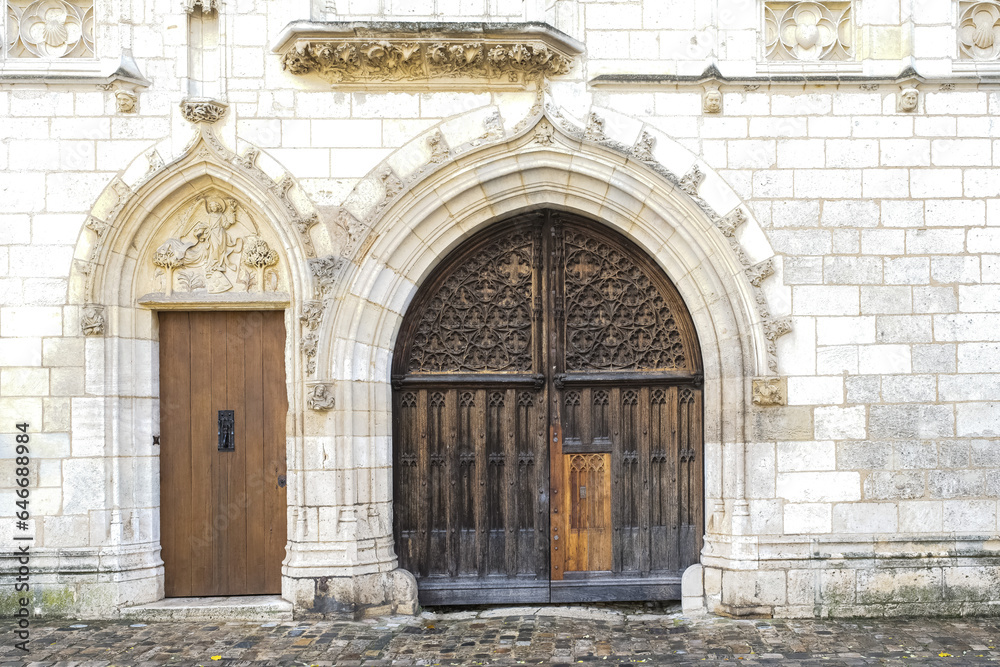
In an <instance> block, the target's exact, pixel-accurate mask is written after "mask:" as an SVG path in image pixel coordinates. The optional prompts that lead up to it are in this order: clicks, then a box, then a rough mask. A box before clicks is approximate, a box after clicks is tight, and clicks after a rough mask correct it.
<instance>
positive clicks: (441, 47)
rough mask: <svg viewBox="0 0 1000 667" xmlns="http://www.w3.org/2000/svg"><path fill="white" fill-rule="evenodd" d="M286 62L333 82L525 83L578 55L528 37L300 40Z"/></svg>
mask: <svg viewBox="0 0 1000 667" xmlns="http://www.w3.org/2000/svg"><path fill="white" fill-rule="evenodd" d="M281 64H282V68H284V69H285V70H287V71H288V72H291V73H292V74H294V75H296V76H303V75H306V74H317V75H319V76H320V77H321V78H323V79H325V80H326V81H329V82H331V83H364V82H369V81H401V82H410V81H412V82H420V81H428V80H435V79H449V78H451V79H454V78H473V79H487V80H493V81H506V82H509V83H516V84H524V83H526V82H528V81H534V80H538V79H541V78H543V77H546V76H558V75H561V74H566V73H567V72H569V70H570V69H571V68H572V66H573V60H572V58H571V57H569V56H568V55H566V54H563V53H559V52H557V51H555V50H553V49H551V48H549V47H548V46H546V45H545V44H541V43H528V42H517V43H506V44H504V43H499V44H498V43H496V42H492V43H491V42H489V41H446V40H437V41H433V42H421V41H415V40H413V39H385V40H378V41H350V40H335V41H325V40H299V41H298V42H296V43H295V44H294V45H293V46H292V47H291V49H289V50H288V52H287V53H285V55H284V57H283V58H282V61H281Z"/></svg>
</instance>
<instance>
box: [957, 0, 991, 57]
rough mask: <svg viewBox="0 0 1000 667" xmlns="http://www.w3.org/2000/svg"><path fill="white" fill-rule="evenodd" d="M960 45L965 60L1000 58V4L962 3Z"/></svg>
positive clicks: (960, 6)
mask: <svg viewBox="0 0 1000 667" xmlns="http://www.w3.org/2000/svg"><path fill="white" fill-rule="evenodd" d="M959 11H960V12H961V15H960V16H959V23H958V45H959V51H960V52H961V57H962V59H963V60H979V61H988V60H996V59H997V58H998V57H1000V2H992V1H991V2H960V3H959Z"/></svg>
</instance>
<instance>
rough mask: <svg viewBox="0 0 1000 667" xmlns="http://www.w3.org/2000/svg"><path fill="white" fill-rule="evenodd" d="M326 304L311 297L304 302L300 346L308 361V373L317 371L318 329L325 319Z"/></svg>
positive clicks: (312, 373)
mask: <svg viewBox="0 0 1000 667" xmlns="http://www.w3.org/2000/svg"><path fill="white" fill-rule="evenodd" d="M325 306H326V304H325V303H324V302H323V301H321V300H320V299H310V300H307V301H303V302H302V314H301V315H299V321H300V322H301V323H302V340H301V341H300V343H299V344H300V346H301V348H302V354H303V356H304V357H305V362H306V374H307V375H315V373H316V352H317V349H318V345H319V334H318V331H317V330H318V329H319V325H320V322H321V321H322V319H323V309H324V308H325Z"/></svg>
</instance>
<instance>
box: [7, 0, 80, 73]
mask: <svg viewBox="0 0 1000 667" xmlns="http://www.w3.org/2000/svg"><path fill="white" fill-rule="evenodd" d="M6 4H7V19H6V23H7V35H6V45H5V46H6V54H7V56H8V57H12V58H45V59H56V58H93V57H94V2H93V0H73V1H72V2H66V1H65V0H36V2H25V1H24V0H8V2H7V3H6Z"/></svg>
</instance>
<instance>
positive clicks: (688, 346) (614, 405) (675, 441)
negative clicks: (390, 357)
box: [393, 211, 704, 604]
mask: <svg viewBox="0 0 1000 667" xmlns="http://www.w3.org/2000/svg"><path fill="white" fill-rule="evenodd" d="M701 379H702V376H701V354H700V350H699V347H698V342H697V338H696V335H695V330H694V326H693V324H692V321H691V317H690V315H689V313H688V311H687V309H686V307H685V306H684V303H683V301H682V300H681V298H680V296H679V294H678V293H677V290H676V289H675V288H674V286H673V284H672V283H671V282H670V280H669V279H668V278H667V277H666V275H664V274H663V272H662V271H661V270H660V268H659V267H658V266H657V265H656V264H655V263H654V262H653V261H651V260H650V259H649V258H648V257H647V256H646V255H645V254H644V253H643V252H642V251H641V250H639V249H638V248H637V247H636V246H635V245H634V244H632V243H631V242H630V241H628V240H627V239H625V238H624V237H622V236H620V235H619V234H617V233H615V232H612V231H611V230H610V229H608V228H606V227H604V226H602V225H598V224H595V223H594V222H592V221H590V220H587V219H584V218H582V217H579V216H575V215H572V214H568V213H564V212H558V211H537V212H532V213H529V214H524V215H520V216H517V217H515V218H513V219H511V220H508V221H506V222H504V223H501V224H497V225H494V226H492V227H490V228H489V229H488V230H486V231H485V232H483V233H481V234H479V235H477V236H476V237H474V238H473V239H471V240H470V241H468V242H466V243H464V244H463V245H462V246H460V247H459V248H457V249H456V250H455V251H454V252H452V253H451V254H450V255H449V256H448V257H447V258H446V259H445V260H444V261H443V262H442V263H441V265H440V266H439V267H438V268H437V269H436V270H435V271H434V272H433V273H432V274H431V276H429V277H428V279H427V280H426V281H425V282H424V286H423V287H422V288H421V289H420V291H419V293H418V294H417V296H416V298H415V299H414V301H413V303H412V304H411V306H410V308H409V309H408V311H407V313H406V316H405V318H404V320H403V325H402V328H401V330H400V334H399V338H398V342H397V345H396V349H395V356H394V365H393V443H394V444H393V477H394V504H393V509H394V536H395V543H396V550H397V554H398V556H399V560H400V567H402V568H404V569H407V570H409V571H411V572H412V573H413V574H414V575H415V576H416V578H417V582H418V586H419V589H420V601H421V602H422V603H424V604H476V603H502V602H549V601H551V602H568V601H577V600H648V599H676V598H679V597H680V577H681V574H682V572H683V571H684V569H685V568H686V567H687V566H689V565H691V564H693V563H696V562H697V561H698V554H699V552H700V550H701V544H702V534H703V516H704V509H703V506H704V501H703V492H702V479H703V474H702V441H703V431H702V419H701V415H702V403H701Z"/></svg>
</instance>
